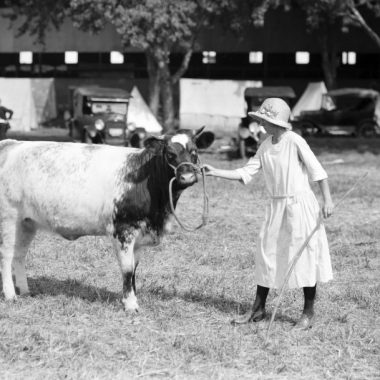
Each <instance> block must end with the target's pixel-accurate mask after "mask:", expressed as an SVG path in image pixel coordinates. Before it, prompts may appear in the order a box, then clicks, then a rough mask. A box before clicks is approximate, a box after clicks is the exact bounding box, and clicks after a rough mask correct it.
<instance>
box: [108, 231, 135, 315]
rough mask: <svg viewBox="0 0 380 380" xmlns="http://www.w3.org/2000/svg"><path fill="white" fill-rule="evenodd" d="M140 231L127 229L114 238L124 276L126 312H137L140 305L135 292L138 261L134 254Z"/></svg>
mask: <svg viewBox="0 0 380 380" xmlns="http://www.w3.org/2000/svg"><path fill="white" fill-rule="evenodd" d="M137 235H138V231H136V230H133V231H125V232H124V233H123V234H122V236H118V237H117V238H115V239H114V246H115V250H116V255H117V258H118V261H119V265H120V269H121V274H122V278H123V300H122V302H123V304H124V309H125V311H126V312H137V311H138V308H139V305H138V303H137V298H136V294H135V286H134V285H135V284H134V283H135V270H136V266H137V262H136V260H135V255H134V245H135V240H136V237H137Z"/></svg>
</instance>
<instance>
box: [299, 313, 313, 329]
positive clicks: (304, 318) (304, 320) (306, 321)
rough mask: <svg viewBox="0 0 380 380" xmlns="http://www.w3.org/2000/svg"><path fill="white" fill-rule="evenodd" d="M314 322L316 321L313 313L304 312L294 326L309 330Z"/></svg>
mask: <svg viewBox="0 0 380 380" xmlns="http://www.w3.org/2000/svg"><path fill="white" fill-rule="evenodd" d="M313 322H314V316H313V315H307V314H302V315H301V318H300V319H299V320H298V321H297V323H296V325H295V326H294V328H295V329H297V330H308V329H310V328H311V327H312V326H313Z"/></svg>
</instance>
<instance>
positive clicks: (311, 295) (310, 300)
mask: <svg viewBox="0 0 380 380" xmlns="http://www.w3.org/2000/svg"><path fill="white" fill-rule="evenodd" d="M303 294H304V297H305V303H304V307H303V314H306V315H308V316H310V317H312V316H314V301H315V295H316V294H317V285H315V286H311V287H304V288H303Z"/></svg>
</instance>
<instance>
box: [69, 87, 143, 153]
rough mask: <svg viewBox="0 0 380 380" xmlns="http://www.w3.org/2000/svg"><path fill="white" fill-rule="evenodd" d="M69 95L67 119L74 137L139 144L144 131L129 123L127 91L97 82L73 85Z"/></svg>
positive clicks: (99, 142)
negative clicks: (103, 85)
mask: <svg viewBox="0 0 380 380" xmlns="http://www.w3.org/2000/svg"><path fill="white" fill-rule="evenodd" d="M70 99H71V101H70V104H71V112H70V114H69V115H66V119H68V121H69V122H68V125H69V134H70V136H71V137H72V138H73V139H74V140H77V141H81V142H84V143H93V144H113V145H125V146H128V145H130V146H135V147H141V145H142V141H143V140H144V139H145V137H146V131H145V129H144V128H141V127H139V128H136V126H135V125H134V124H128V105H129V100H130V94H129V92H128V91H125V90H122V89H118V88H107V87H99V86H83V87H72V88H70Z"/></svg>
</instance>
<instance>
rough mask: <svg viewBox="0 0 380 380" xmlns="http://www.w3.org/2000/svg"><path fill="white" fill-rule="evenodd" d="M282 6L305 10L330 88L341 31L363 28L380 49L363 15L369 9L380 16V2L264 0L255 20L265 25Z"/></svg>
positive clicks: (334, 79) (376, 38) (253, 14)
mask: <svg viewBox="0 0 380 380" xmlns="http://www.w3.org/2000/svg"><path fill="white" fill-rule="evenodd" d="M280 7H282V8H283V9H284V10H290V9H292V8H293V7H298V8H300V9H302V10H303V12H304V14H305V18H306V24H307V26H308V28H309V30H310V31H316V32H317V35H318V38H319V43H320V46H321V53H322V67H323V70H324V73H325V81H326V84H327V87H328V88H332V87H334V86H335V81H336V68H337V64H338V60H337V54H336V38H337V36H338V35H339V33H340V32H347V31H348V30H349V28H351V27H361V28H363V30H364V31H365V32H366V33H367V34H368V36H369V37H370V38H371V39H372V40H373V41H374V42H375V43H376V45H377V46H378V47H379V48H380V37H379V35H378V34H377V33H376V32H375V31H374V30H373V28H371V27H370V26H369V25H368V23H367V22H366V21H365V19H364V18H363V16H362V13H361V12H362V10H364V9H367V11H369V12H370V13H372V14H373V15H374V16H375V17H380V1H379V0H313V1H310V0H262V1H261V2H260V4H259V5H257V6H254V7H253V9H252V13H251V15H252V19H253V22H254V24H255V25H256V26H263V25H264V21H265V15H266V13H267V12H268V10H269V9H275V8H280Z"/></svg>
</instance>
